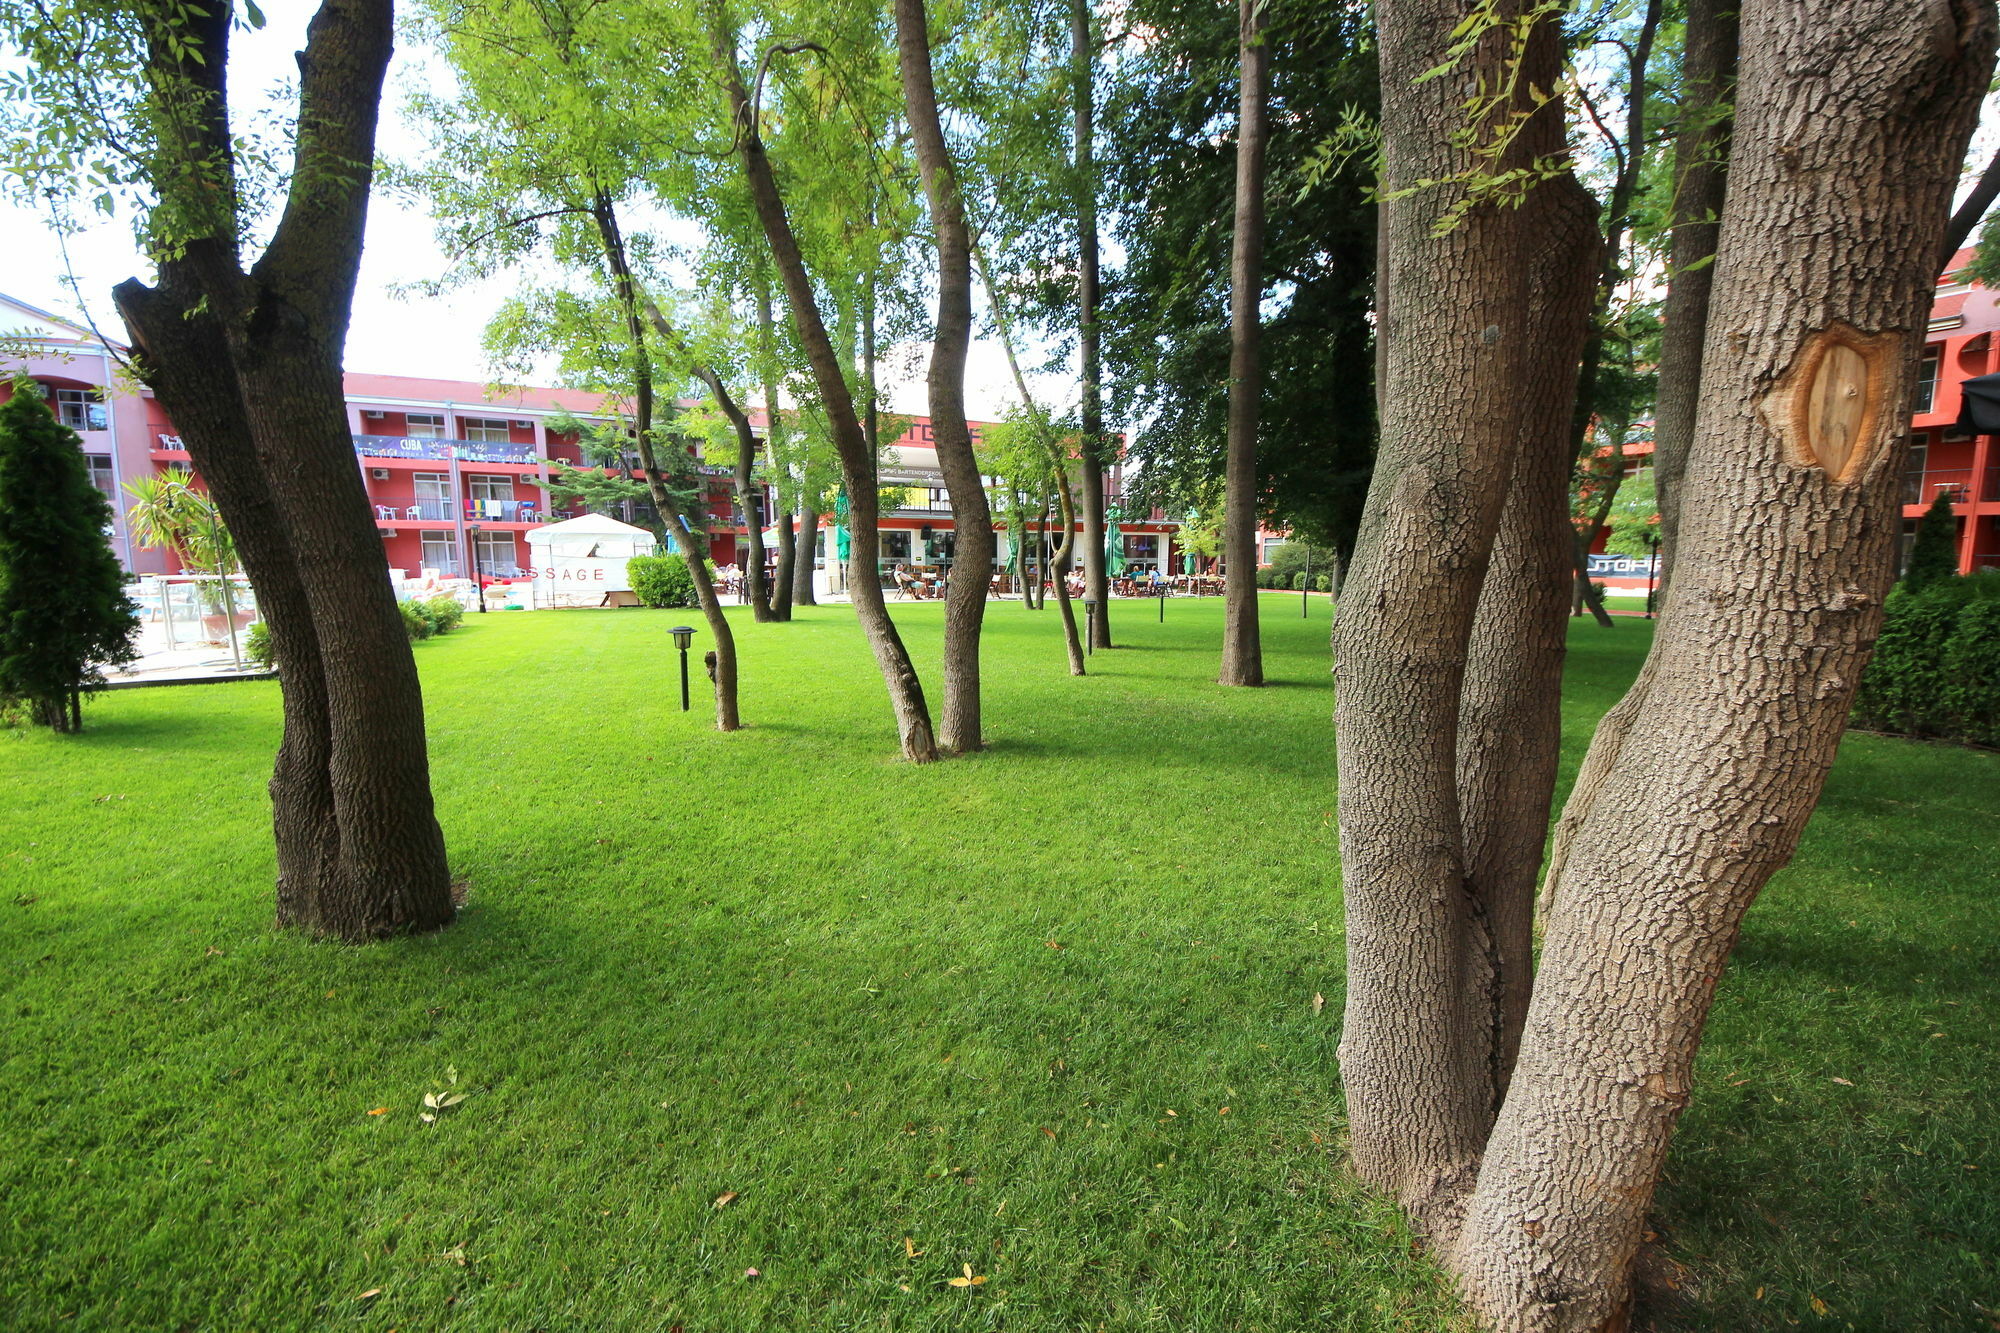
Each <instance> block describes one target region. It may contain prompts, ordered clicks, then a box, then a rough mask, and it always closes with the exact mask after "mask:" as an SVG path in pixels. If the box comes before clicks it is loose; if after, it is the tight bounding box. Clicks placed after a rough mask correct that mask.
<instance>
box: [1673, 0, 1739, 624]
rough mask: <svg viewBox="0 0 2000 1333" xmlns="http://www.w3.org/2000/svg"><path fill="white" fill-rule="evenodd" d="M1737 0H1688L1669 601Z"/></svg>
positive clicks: (1676, 247) (1723, 186) (1725, 137)
mask: <svg viewBox="0 0 2000 1333" xmlns="http://www.w3.org/2000/svg"><path fill="white" fill-rule="evenodd" d="M1736 10H1737V0H1687V49H1686V51H1685V52H1684V53H1683V55H1682V57H1681V89H1682V92H1681V129H1680V133H1679V135H1678V136H1676V138H1675V139H1674V168H1673V169H1674V204H1673V213H1672V215H1671V223H1672V233H1671V236H1670V239H1669V240H1668V243H1667V272H1668V274H1669V280H1668V286H1667V300H1666V308H1665V310H1664V312H1663V315H1662V323H1661V329H1660V368H1659V376H1660V378H1659V388H1658V390H1657V391H1656V392H1655V394H1654V398H1653V490H1654V496H1655V499H1656V501H1657V503H1658V505H1659V510H1660V552H1659V559H1660V568H1659V570H1658V572H1657V574H1656V578H1655V597H1656V600H1657V601H1658V603H1659V604H1660V605H1661V606H1663V607H1664V606H1665V605H1666V594H1667V586H1668V584H1669V582H1670V581H1671V579H1672V576H1673V568H1674V553H1675V552H1676V551H1677V550H1678V549H1679V546H1680V498H1681V475H1682V473H1683V472H1684V471H1685V470H1686V468H1687V455H1688V444H1689V442H1690V441H1691V440H1692V439H1693V438H1694V415H1695V405H1696V403H1697V402H1698V401H1699V399H1700V396H1701V348H1702V341H1703V338H1704V337H1705V335H1706V333H1707V330H1708V300H1709V292H1710V290H1711V289H1712V287H1713V285H1714V281H1715V266H1714V260H1715V241H1716V235H1717V233H1718V232H1719V231H1720V230H1721V223H1722V208H1723V200H1724V197H1725V195H1726V191H1727V186H1728V183H1729V129H1730V116H1731V106H1730V101H1731V98H1732V96H1733V89H1734V86H1735V82H1736V18H1737V15H1736Z"/></svg>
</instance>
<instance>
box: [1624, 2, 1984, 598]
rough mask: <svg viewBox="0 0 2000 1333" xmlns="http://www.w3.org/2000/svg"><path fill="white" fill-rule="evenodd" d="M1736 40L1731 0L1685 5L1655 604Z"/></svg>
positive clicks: (1664, 564)
mask: <svg viewBox="0 0 2000 1333" xmlns="http://www.w3.org/2000/svg"><path fill="white" fill-rule="evenodd" d="M1736 34H1737V0H1687V46H1686V50H1685V51H1684V53H1683V54H1682V57H1681V89H1682V91H1681V128H1680V133H1679V134H1678V135H1676V136H1675V138H1674V168H1673V169H1674V204H1673V212H1672V215H1671V223H1672V232H1671V235H1670V238H1669V240H1668V242H1667V272H1668V274H1669V275H1670V276H1669V280H1668V285H1667V300H1666V308H1665V311H1664V312H1663V318H1662V325H1661V330H1660V367H1659V376H1660V378H1659V388H1658V389H1657V391H1656V392H1655V393H1654V397H1653V491H1654V496H1655V500H1656V502H1657V504H1658V505H1659V510H1660V551H1659V561H1660V568H1659V570H1658V571H1657V573H1656V575H1655V589H1654V591H1655V596H1656V599H1657V601H1658V603H1659V604H1660V605H1661V606H1664V605H1665V604H1666V594H1667V586H1668V584H1669V583H1670V582H1671V580H1672V577H1673V568H1674V554H1675V552H1676V551H1678V550H1679V549H1680V498H1681V476H1682V474H1683V473H1684V472H1685V471H1686V469H1687V455H1688V444H1689V442H1690V441H1691V440H1692V439H1693V438H1694V417H1695V405H1696V403H1697V402H1699V400H1700V397H1701V349H1702V342H1703V340H1704V338H1705V337H1706V334H1707V330H1708V301H1709V293H1710V291H1711V290H1712V289H1713V287H1714V282H1715V242H1716V236H1717V234H1718V233H1719V232H1720V230H1721V226H1722V209H1723V202H1724V199H1725V197H1726V194H1727V187H1728V184H1729V132H1730V120H1731V116H1732V108H1731V100H1732V98H1733V97H1734V88H1735V83H1736ZM1949 257H1950V256H1946V258H1949Z"/></svg>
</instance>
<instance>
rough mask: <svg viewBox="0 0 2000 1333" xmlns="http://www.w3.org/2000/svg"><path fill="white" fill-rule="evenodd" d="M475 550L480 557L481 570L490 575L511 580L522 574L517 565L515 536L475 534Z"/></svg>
mask: <svg viewBox="0 0 2000 1333" xmlns="http://www.w3.org/2000/svg"><path fill="white" fill-rule="evenodd" d="M472 543H473V549H474V551H475V552H477V554H478V556H479V568H480V571H481V572H482V573H485V574H488V575H494V574H503V575H506V576H507V577H509V578H511V577H513V576H514V575H515V574H518V573H520V572H521V570H520V566H519V565H517V564H516V563H515V558H516V555H515V548H514V534H513V533H511V532H475V533H473V534H472Z"/></svg>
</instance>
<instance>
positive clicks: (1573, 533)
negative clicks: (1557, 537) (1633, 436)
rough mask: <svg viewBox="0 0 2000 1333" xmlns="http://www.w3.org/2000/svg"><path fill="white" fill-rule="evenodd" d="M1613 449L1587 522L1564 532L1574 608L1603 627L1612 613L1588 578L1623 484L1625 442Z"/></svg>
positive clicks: (1621, 436)
mask: <svg viewBox="0 0 2000 1333" xmlns="http://www.w3.org/2000/svg"><path fill="white" fill-rule="evenodd" d="M1589 368H1590V367H1589V363H1588V362H1586V363H1585V369H1589ZM1624 437H1625V432H1624V428H1623V425H1622V423H1621V426H1620V429H1619V430H1618V431H1617V433H1616V438H1617V439H1619V440H1620V441H1622V440H1623V439H1624ZM1613 448H1614V449H1615V450H1616V452H1614V453H1613V454H1612V455H1611V457H1610V459H1609V460H1608V461H1607V464H1606V466H1607V467H1608V469H1609V470H1608V471H1607V472H1606V473H1605V474H1604V478H1603V480H1604V493H1603V494H1602V495H1601V496H1599V497H1598V500H1597V509H1596V510H1595V511H1594V512H1593V513H1592V514H1591V516H1590V521H1589V522H1588V523H1586V524H1584V526H1583V527H1582V528H1581V529H1580V530H1579V529H1578V528H1576V527H1574V526H1572V527H1571V528H1570V529H1569V532H1568V533H1567V536H1568V538H1569V547H1570V574H1571V577H1573V578H1574V579H1575V580H1576V600H1575V603H1574V605H1575V608H1576V611H1577V613H1579V614H1580V613H1581V612H1583V611H1584V610H1586V609H1587V610H1589V612H1590V614H1591V616H1592V617H1593V618H1595V619H1596V621H1597V623H1598V626H1599V627H1600V628H1602V629H1610V628H1612V627H1613V625H1614V624H1615V623H1616V622H1614V621H1613V620H1612V619H1611V613H1610V612H1609V611H1606V610H1605V609H1604V594H1603V593H1601V592H1599V591H1598V589H1597V585H1596V584H1595V583H1592V582H1591V581H1590V548H1591V547H1593V546H1595V545H1597V534H1598V533H1600V532H1602V531H1604V525H1605V523H1606V522H1607V521H1608V520H1609V519H1610V517H1611V506H1612V505H1613V504H1614V503H1616V502H1617V499H1618V488H1619V487H1620V486H1622V485H1624V484H1625V453H1624V445H1623V444H1622V443H1620V444H1617V445H1614V446H1613Z"/></svg>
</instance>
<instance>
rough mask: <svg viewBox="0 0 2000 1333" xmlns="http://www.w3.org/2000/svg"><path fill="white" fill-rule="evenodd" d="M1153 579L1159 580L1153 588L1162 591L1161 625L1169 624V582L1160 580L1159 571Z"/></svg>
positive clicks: (1154, 573) (1154, 574)
mask: <svg viewBox="0 0 2000 1333" xmlns="http://www.w3.org/2000/svg"><path fill="white" fill-rule="evenodd" d="M1153 577H1154V578H1155V579H1158V580H1159V581H1158V582H1157V583H1155V584H1154V585H1153V586H1154V587H1156V588H1158V589H1159V590H1160V623H1161V624H1162V625H1164V624H1166V623H1167V581H1166V580H1165V579H1162V578H1160V571H1159V570H1157V569H1156V570H1154V571H1153Z"/></svg>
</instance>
